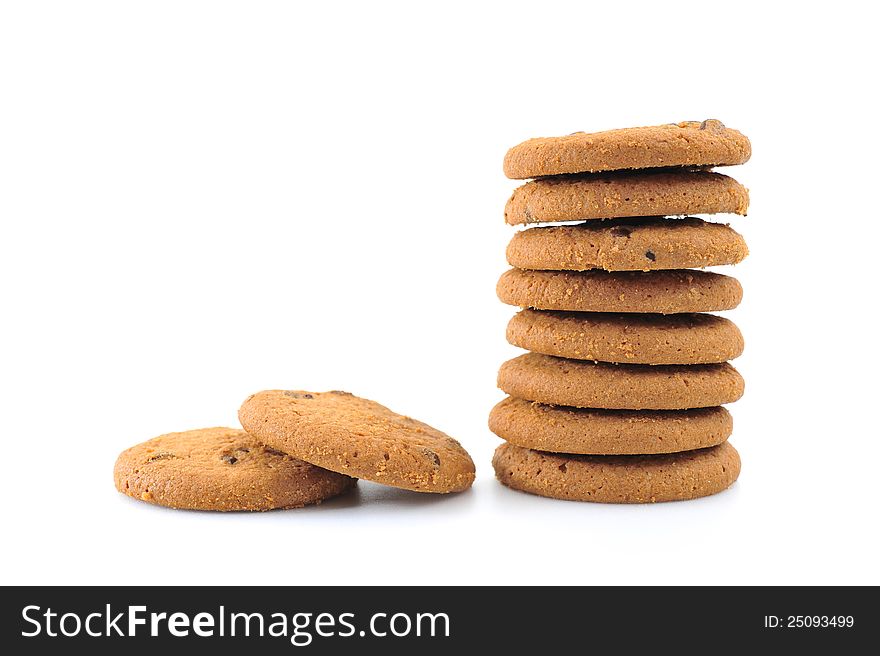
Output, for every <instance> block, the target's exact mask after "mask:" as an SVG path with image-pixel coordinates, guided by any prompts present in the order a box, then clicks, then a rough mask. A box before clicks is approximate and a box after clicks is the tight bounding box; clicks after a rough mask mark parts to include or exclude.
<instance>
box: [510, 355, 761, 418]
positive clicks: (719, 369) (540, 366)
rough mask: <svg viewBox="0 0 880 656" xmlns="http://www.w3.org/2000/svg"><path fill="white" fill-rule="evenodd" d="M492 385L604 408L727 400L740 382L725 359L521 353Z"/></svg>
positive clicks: (533, 397) (524, 395)
mask: <svg viewBox="0 0 880 656" xmlns="http://www.w3.org/2000/svg"><path fill="white" fill-rule="evenodd" d="M498 387H500V388H501V389H502V390H503V391H504V392H506V393H507V394H510V395H511V396H515V397H517V398H520V399H527V400H529V401H538V402H539V403H549V404H550V405H569V406H574V407H576V408H604V409H609V410H686V409H689V408H709V407H712V406H716V405H723V404H725V403H733V402H734V401H736V400H737V399H739V398H740V397H741V396H742V395H743V389H744V387H745V383H744V382H743V379H742V376H740V375H739V372H738V371H737V370H736V369H734V368H733V367H732V366H730V365H729V364H727V363H724V364H693V365H648V364H608V363H606V362H583V361H581V360H568V359H566V358H557V357H553V356H551V355H541V354H540V353H526V354H525V355H521V356H519V357H518V358H514V359H512V360H508V361H507V362H505V363H504V364H502V365H501V369H500V370H499V371H498Z"/></svg>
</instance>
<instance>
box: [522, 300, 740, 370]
mask: <svg viewBox="0 0 880 656" xmlns="http://www.w3.org/2000/svg"><path fill="white" fill-rule="evenodd" d="M507 341H508V342H510V343H511V344H513V345H514V346H519V347H520V348H524V349H526V350H529V351H534V352H536V353H544V354H546V355H557V356H559V357H563V358H572V359H575V360H598V361H599V362H624V363H631V364H710V363H714V362H727V361H728V360H732V359H734V358H736V357H739V356H740V355H742V352H743V347H744V341H743V336H742V333H740V331H739V328H737V327H736V324H734V323H733V322H732V321H730V320H729V319H724V318H723V317H719V316H716V315H714V314H607V313H601V312H556V311H552V310H522V311H520V312H519V313H518V314H516V315H514V317H513V318H512V319H511V320H510V322H509V323H508V324H507Z"/></svg>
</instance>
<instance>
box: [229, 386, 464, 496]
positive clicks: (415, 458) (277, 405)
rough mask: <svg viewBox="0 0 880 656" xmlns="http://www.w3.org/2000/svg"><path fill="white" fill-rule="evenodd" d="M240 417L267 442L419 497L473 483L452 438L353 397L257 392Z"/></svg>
mask: <svg viewBox="0 0 880 656" xmlns="http://www.w3.org/2000/svg"><path fill="white" fill-rule="evenodd" d="M238 416H239V419H240V420H241V425H242V426H244V428H245V430H247V431H249V432H250V433H252V434H253V435H255V436H257V437H258V438H260V439H261V440H263V441H264V442H265V443H266V444H268V445H270V446H272V447H274V448H276V449H281V450H282V451H285V452H287V453H290V454H293V455H295V456H296V457H297V458H301V459H303V460H305V461H306V462H310V463H312V464H314V465H317V466H319V467H323V468H325V469H330V470H332V471H335V472H339V473H341V474H347V475H349V476H354V477H356V478H363V479H366V480H369V481H374V482H376V483H382V484H384V485H391V486H393V487H400V488H404V489H407V490H414V491H416V492H459V491H461V490H464V489H467V488H468V487H470V486H471V484H472V483H473V481H474V463H473V461H472V460H471V457H470V456H469V455H468V453H467V451H465V450H464V448H463V447H462V446H461V444H459V443H458V442H457V441H455V440H454V439H452V438H451V437H449V436H448V435H446V433H442V432H440V431H439V430H437V429H436V428H432V427H430V426H428V425H427V424H423V423H422V422H420V421H416V420H415V419H411V418H410V417H405V416H403V415H399V414H397V413H394V412H392V411H391V410H389V409H388V408H386V407H385V406H382V405H379V404H378V403H376V402H375V401H368V400H366V399H361V398H358V397H357V396H354V395H352V394H349V393H347V392H303V391H282V390H271V391H265V392H259V393H257V394H254V395H252V396H250V397H248V398H247V400H246V401H245V402H244V403H243V404H242V406H241V409H240V410H239V413H238Z"/></svg>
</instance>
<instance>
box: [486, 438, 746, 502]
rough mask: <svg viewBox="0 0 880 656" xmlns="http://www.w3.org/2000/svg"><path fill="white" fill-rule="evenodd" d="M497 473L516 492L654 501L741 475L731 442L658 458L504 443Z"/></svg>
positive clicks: (716, 486)
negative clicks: (545, 449)
mask: <svg viewBox="0 0 880 656" xmlns="http://www.w3.org/2000/svg"><path fill="white" fill-rule="evenodd" d="M492 465H493V466H494V467H495V475H496V476H497V477H498V480H499V481H501V482H502V483H503V484H504V485H506V486H507V487H509V488H512V489H514V490H520V491H522V492H529V493H530V494H538V495H540V496H543V497H551V498H553V499H566V500H569V501H595V502H598V503H654V502H657V501H684V500H685V499H696V498H698V497H705V496H709V495H710V494H717V493H718V492H721V491H722V490H726V489H727V488H728V487H730V486H731V485H732V484H733V482H734V481H735V480H736V479H737V478H738V477H739V471H740V459H739V453H737V451H736V449H734V448H733V446H732V445H731V444H730V443H729V442H724V443H723V444H719V445H718V446H712V447H709V448H707V449H699V450H697V451H685V452H683V453H669V454H664V455H652V456H583V455H563V454H556V453H544V452H542V451H532V450H530V449H523V448H522V447H518V446H515V445H513V444H508V443H505V444H502V445H501V446H499V447H498V449H496V451H495V457H494V458H492Z"/></svg>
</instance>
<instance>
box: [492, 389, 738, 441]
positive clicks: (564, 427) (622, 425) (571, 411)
mask: <svg viewBox="0 0 880 656" xmlns="http://www.w3.org/2000/svg"><path fill="white" fill-rule="evenodd" d="M489 430H491V431H492V432H493V433H495V434H496V435H497V436H498V437H500V438H502V439H505V440H507V441H508V442H510V443H511V444H516V445H517V446H521V447H524V448H527V449H538V450H539V451H553V452H557V453H583V454H594V455H626V454H646V453H675V452H677V451H691V450H693V449H702V448H705V447H709V446H715V445H716V444H721V443H722V442H724V441H725V440H726V439H727V438H728V437H730V434H731V432H732V431H733V419H732V418H731V416H730V413H729V412H728V411H727V410H725V409H724V408H721V407H715V408H698V409H694V410H595V409H593V410H590V409H583V408H568V407H563V406H552V405H544V404H542V403H533V402H531V401H524V400H522V399H515V398H513V397H507V398H506V399H504V400H503V401H501V403H499V404H498V405H496V406H495V407H494V408H492V412H491V413H490V414H489Z"/></svg>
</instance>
